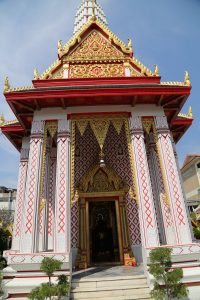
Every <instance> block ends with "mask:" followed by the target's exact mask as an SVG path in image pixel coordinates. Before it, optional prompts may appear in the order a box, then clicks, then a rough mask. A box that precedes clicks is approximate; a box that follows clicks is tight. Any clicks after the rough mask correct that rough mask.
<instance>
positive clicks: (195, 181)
mask: <svg viewBox="0 0 200 300" xmlns="http://www.w3.org/2000/svg"><path fill="white" fill-rule="evenodd" d="M181 174H182V179H183V186H184V190H185V193H186V200H187V204H188V207H189V211H190V212H193V211H194V209H196V208H197V206H198V205H199V204H200V154H193V155H187V156H186V158H185V161H184V163H183V166H182V168H181Z"/></svg>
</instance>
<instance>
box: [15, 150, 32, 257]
mask: <svg viewBox="0 0 200 300" xmlns="http://www.w3.org/2000/svg"><path fill="white" fill-rule="evenodd" d="M22 147H23V146H22ZM28 154H29V149H26V148H22V149H21V157H20V163H19V176H18V184H17V198H16V204H15V217H14V227H13V237H12V250H15V251H19V249H20V236H21V234H22V216H23V206H24V205H23V204H24V196H25V187H26V180H27V177H26V175H27V168H28Z"/></svg>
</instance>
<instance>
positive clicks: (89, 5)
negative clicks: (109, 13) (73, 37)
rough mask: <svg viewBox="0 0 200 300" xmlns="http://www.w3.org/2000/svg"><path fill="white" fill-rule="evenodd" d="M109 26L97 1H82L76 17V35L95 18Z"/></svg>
mask: <svg viewBox="0 0 200 300" xmlns="http://www.w3.org/2000/svg"><path fill="white" fill-rule="evenodd" d="M93 15H95V17H96V18H97V19H98V20H99V21H100V22H102V23H103V24H105V25H107V20H106V16H105V14H104V11H103V9H102V8H101V6H100V5H99V4H98V3H97V1H96V0H82V2H81V4H80V6H79V8H78V10H77V13H76V17H75V24H74V33H76V32H77V31H78V30H79V29H80V28H81V27H82V26H83V25H84V24H85V23H87V21H88V20H89V19H90V18H91V17H92V16H93Z"/></svg>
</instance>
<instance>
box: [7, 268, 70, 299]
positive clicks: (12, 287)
mask: <svg viewBox="0 0 200 300" xmlns="http://www.w3.org/2000/svg"><path fill="white" fill-rule="evenodd" d="M61 274H65V275H67V276H68V278H69V282H70V277H71V276H70V274H71V273H70V272H67V271H64V270H63V271H59V272H55V274H54V276H53V278H52V282H53V283H56V282H57V278H58V275H61ZM3 277H4V280H3V290H4V293H5V296H4V299H7V298H13V297H14V298H16V299H28V298H27V295H28V294H29V293H30V291H31V290H32V289H33V288H35V287H37V286H39V285H41V284H42V283H47V282H48V277H47V276H46V274H44V273H42V272H16V271H15V270H14V269H12V268H11V267H7V268H5V269H4V270H3ZM66 299H67V298H66Z"/></svg>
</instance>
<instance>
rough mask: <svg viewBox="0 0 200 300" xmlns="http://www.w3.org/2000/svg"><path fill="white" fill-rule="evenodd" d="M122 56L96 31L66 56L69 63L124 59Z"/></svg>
mask: <svg viewBox="0 0 200 300" xmlns="http://www.w3.org/2000/svg"><path fill="white" fill-rule="evenodd" d="M126 58H127V55H124V54H123V53H122V52H120V51H119V50H118V49H117V48H116V47H114V46H113V45H112V44H111V42H110V41H109V40H106V39H105V38H104V37H103V36H102V35H101V34H100V33H99V32H97V31H96V30H94V31H92V32H91V33H90V34H89V36H87V38H86V39H85V40H83V41H82V42H81V44H79V45H78V47H77V48H76V49H75V50H74V51H73V52H72V53H71V54H69V55H68V56H67V60H69V61H76V62H77V61H84V60H93V61H95V60H110V59H126Z"/></svg>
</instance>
